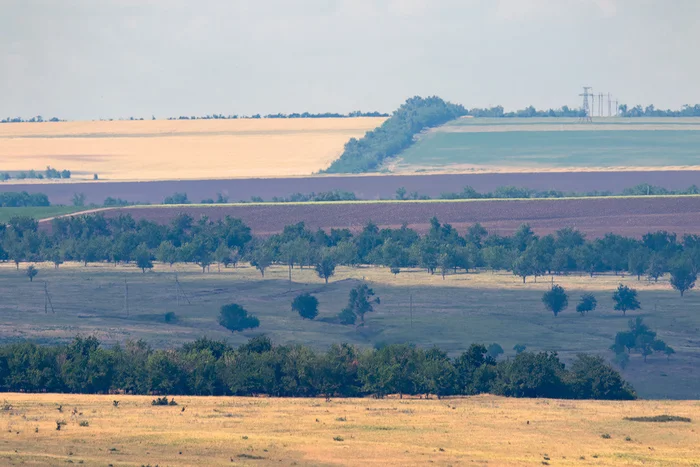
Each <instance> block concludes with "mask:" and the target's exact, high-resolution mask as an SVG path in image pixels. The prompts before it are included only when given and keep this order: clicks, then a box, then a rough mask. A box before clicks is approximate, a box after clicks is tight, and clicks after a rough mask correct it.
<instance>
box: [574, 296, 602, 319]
mask: <svg viewBox="0 0 700 467" xmlns="http://www.w3.org/2000/svg"><path fill="white" fill-rule="evenodd" d="M597 306H598V300H596V298H595V296H594V295H593V294H592V293H585V294H583V295H581V299H580V300H579V302H578V304H577V305H576V311H578V312H579V313H581V316H583V315H585V314H586V313H588V312H590V311H593V310H595V309H596V307H597Z"/></svg>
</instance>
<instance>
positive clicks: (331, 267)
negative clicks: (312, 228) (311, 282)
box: [316, 249, 337, 284]
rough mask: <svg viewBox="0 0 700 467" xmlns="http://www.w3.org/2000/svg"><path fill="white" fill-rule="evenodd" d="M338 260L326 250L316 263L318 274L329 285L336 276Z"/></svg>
mask: <svg viewBox="0 0 700 467" xmlns="http://www.w3.org/2000/svg"><path fill="white" fill-rule="evenodd" d="M336 264H337V263H336V260H335V257H334V255H333V253H332V252H331V251H328V250H327V249H324V251H322V252H321V257H320V258H319V260H318V263H316V274H318V277H320V278H322V279H323V280H325V281H326V284H328V279H329V278H330V277H331V276H333V275H334V274H335V267H336Z"/></svg>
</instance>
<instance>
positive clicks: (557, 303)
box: [542, 284, 569, 317]
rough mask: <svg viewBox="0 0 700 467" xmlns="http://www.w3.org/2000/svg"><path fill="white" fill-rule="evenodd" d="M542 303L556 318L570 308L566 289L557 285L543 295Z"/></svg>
mask: <svg viewBox="0 0 700 467" xmlns="http://www.w3.org/2000/svg"><path fill="white" fill-rule="evenodd" d="M542 303H544V306H545V307H546V308H547V309H548V310H549V311H551V312H552V313H554V316H555V317H556V316H558V315H559V313H561V312H562V311H564V310H565V309H566V307H568V306H569V297H568V296H567V295H566V291H565V290H564V287H562V286H560V285H556V284H555V285H553V286H552V288H551V289H550V290H548V291H547V292H545V293H544V295H542Z"/></svg>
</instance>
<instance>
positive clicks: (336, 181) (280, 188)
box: [0, 170, 700, 204]
mask: <svg viewBox="0 0 700 467" xmlns="http://www.w3.org/2000/svg"><path fill="white" fill-rule="evenodd" d="M640 183H650V184H652V185H659V186H663V187H665V188H667V189H671V190H682V189H685V188H688V187H689V186H690V185H693V184H696V185H699V186H700V171H690V170H688V171H683V170H678V171H637V172H634V171H632V172H542V173H491V174H445V175H381V176H356V177H353V176H347V177H343V176H334V177H300V178H260V179H255V178H252V179H238V180H182V181H160V182H99V183H92V182H86V183H41V184H30V183H27V184H9V183H0V191H27V192H29V193H36V192H39V193H45V194H47V195H48V196H49V199H50V200H51V202H52V203H53V204H70V203H71V200H72V198H73V195H74V194H75V193H84V194H85V195H86V198H87V202H88V203H95V204H102V203H103V202H104V200H105V198H106V197H108V196H111V197H114V198H121V199H125V200H127V201H130V202H137V203H139V202H140V203H153V204H157V203H161V202H162V201H163V199H164V198H165V197H166V196H170V195H172V194H173V193H175V192H185V193H187V195H188V197H189V199H190V201H192V202H195V203H198V202H200V201H202V200H203V199H206V198H213V199H216V197H217V193H223V194H224V195H226V196H228V197H229V200H230V201H231V202H236V201H241V200H243V201H250V198H251V196H260V197H262V198H263V199H265V200H270V199H271V198H272V197H273V196H278V197H286V196H289V195H291V194H292V193H298V192H302V193H310V192H316V193H318V192H321V191H332V190H341V191H352V192H354V193H355V194H356V195H357V197H358V198H361V199H391V198H393V197H394V195H395V193H396V190H397V189H398V188H400V187H405V188H406V190H407V192H409V193H410V192H413V191H417V192H418V193H420V194H424V195H428V196H431V197H437V196H439V195H440V194H441V193H444V192H458V191H461V190H462V188H464V187H465V186H467V185H469V186H472V187H473V188H474V189H476V190H477V191H479V192H487V191H492V190H494V189H495V188H497V187H500V186H506V185H513V186H518V187H527V188H531V189H537V190H562V191H565V192H572V191H573V192H579V193H582V192H591V191H611V192H613V193H620V192H621V191H622V190H623V189H624V188H629V187H632V186H634V185H637V184H640Z"/></svg>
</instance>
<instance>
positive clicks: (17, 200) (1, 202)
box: [0, 191, 51, 208]
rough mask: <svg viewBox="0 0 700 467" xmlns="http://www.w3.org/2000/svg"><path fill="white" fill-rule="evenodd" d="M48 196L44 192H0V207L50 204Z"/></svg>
mask: <svg viewBox="0 0 700 467" xmlns="http://www.w3.org/2000/svg"><path fill="white" fill-rule="evenodd" d="M50 205H51V203H49V197H48V196H46V195H45V194H44V193H32V194H29V193H27V192H26V191H21V192H13V191H5V192H0V207H3V208H24V207H31V206H50Z"/></svg>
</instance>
